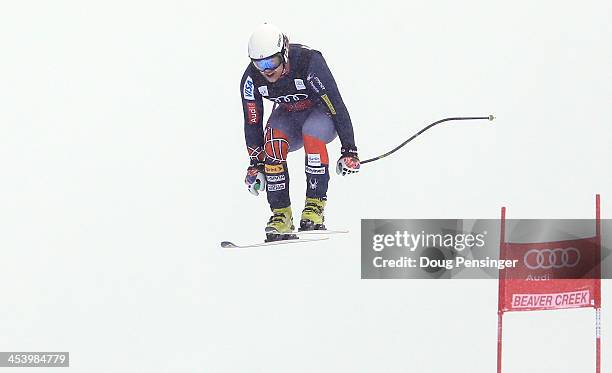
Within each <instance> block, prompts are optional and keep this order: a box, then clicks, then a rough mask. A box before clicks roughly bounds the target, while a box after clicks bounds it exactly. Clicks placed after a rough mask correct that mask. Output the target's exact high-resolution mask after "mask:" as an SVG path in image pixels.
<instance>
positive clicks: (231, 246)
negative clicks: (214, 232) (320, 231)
mask: <svg viewBox="0 0 612 373" xmlns="http://www.w3.org/2000/svg"><path fill="white" fill-rule="evenodd" d="M328 239H329V237H320V238H293V239H288V240H278V241H270V242H258V243H254V244H246V245H237V244H235V243H233V242H230V241H223V242H221V247H222V248H224V249H246V248H249V247H262V246H274V245H284V244H292V243H305V242H315V241H325V240H328Z"/></svg>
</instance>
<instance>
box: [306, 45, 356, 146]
mask: <svg viewBox="0 0 612 373" xmlns="http://www.w3.org/2000/svg"><path fill="white" fill-rule="evenodd" d="M307 81H308V87H309V89H310V90H311V91H312V92H313V93H314V94H315V95H316V96H318V97H319V99H320V100H321V101H322V103H323V104H324V105H325V106H327V108H328V110H329V112H330V114H331V117H332V120H333V121H334V126H335V127H336V132H337V133H338V137H340V143H341V144H342V149H343V153H344V150H354V151H357V147H356V146H355V135H354V133H353V124H352V122H351V117H350V116H349V113H348V110H347V109H346V105H344V101H342V96H340V92H339V90H338V86H337V85H336V81H335V80H334V77H333V75H332V73H331V71H330V70H329V67H327V63H326V62H325V59H324V58H323V56H322V55H321V54H319V53H313V56H312V59H311V60H310V65H309V67H308V75H307Z"/></svg>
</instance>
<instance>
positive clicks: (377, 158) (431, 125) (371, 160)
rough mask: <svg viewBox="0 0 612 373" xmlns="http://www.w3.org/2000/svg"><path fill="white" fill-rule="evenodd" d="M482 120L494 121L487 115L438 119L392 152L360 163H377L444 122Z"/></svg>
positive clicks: (492, 117)
mask: <svg viewBox="0 0 612 373" xmlns="http://www.w3.org/2000/svg"><path fill="white" fill-rule="evenodd" d="M484 119H487V120H493V119H495V117H494V116H493V115H489V116H487V117H451V118H444V119H440V120H438V121H436V122H433V123H431V124H430V125H428V126H427V127H425V128H423V129H422V130H420V131H419V132H417V133H415V134H414V135H412V137H410V138H409V139H408V140H406V141H404V142H403V143H401V144H399V145H398V146H397V147H395V148H394V149H393V150H390V151H388V152H386V153H385V154H383V155H379V156H378V157H374V158H370V159H366V160H365V161H361V162H360V163H361V164H364V163H370V162H374V161H377V160H379V159H382V158H384V157H386V156H388V155H391V154H393V153H395V152H396V151H398V150H399V149H401V148H402V147H403V146H404V145H406V144H408V143H409V142H410V141H412V140H414V139H415V138H417V136H419V135H420V134H422V133H423V132H425V131H427V130H428V129H430V128H431V127H433V126H435V125H437V124H440V123H444V122H450V121H452V120H484Z"/></svg>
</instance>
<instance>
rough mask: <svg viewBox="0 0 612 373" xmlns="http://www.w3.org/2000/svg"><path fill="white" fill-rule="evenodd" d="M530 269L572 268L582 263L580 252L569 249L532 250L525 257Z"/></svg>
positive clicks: (524, 259) (572, 248) (526, 264)
mask: <svg viewBox="0 0 612 373" xmlns="http://www.w3.org/2000/svg"><path fill="white" fill-rule="evenodd" d="M523 262H524V263H525V266H526V267H527V268H529V269H551V268H572V267H575V266H577V265H578V263H579V262H580V251H578V249H576V248H574V247H569V248H567V249H531V250H529V251H527V253H525V256H524V257H523Z"/></svg>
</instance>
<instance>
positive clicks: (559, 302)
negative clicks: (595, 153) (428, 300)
mask: <svg viewBox="0 0 612 373" xmlns="http://www.w3.org/2000/svg"><path fill="white" fill-rule="evenodd" d="M505 235H506V208H505V207H502V210H501V234H500V244H499V248H500V250H499V255H500V259H508V260H517V262H516V263H517V266H516V267H507V268H504V269H501V270H500V271H499V298H498V311H497V315H498V326H497V372H498V373H501V371H502V331H503V330H502V329H503V315H504V312H516V311H533V310H557V309H567V308H585V307H593V308H594V309H595V338H596V340H595V349H596V351H595V371H596V373H600V369H601V338H600V335H601V264H600V263H601V223H600V208H599V194H598V195H596V197H595V236H593V237H585V238H580V239H573V240H565V241H553V242H537V243H512V242H506V237H505ZM534 279H537V280H534Z"/></svg>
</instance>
